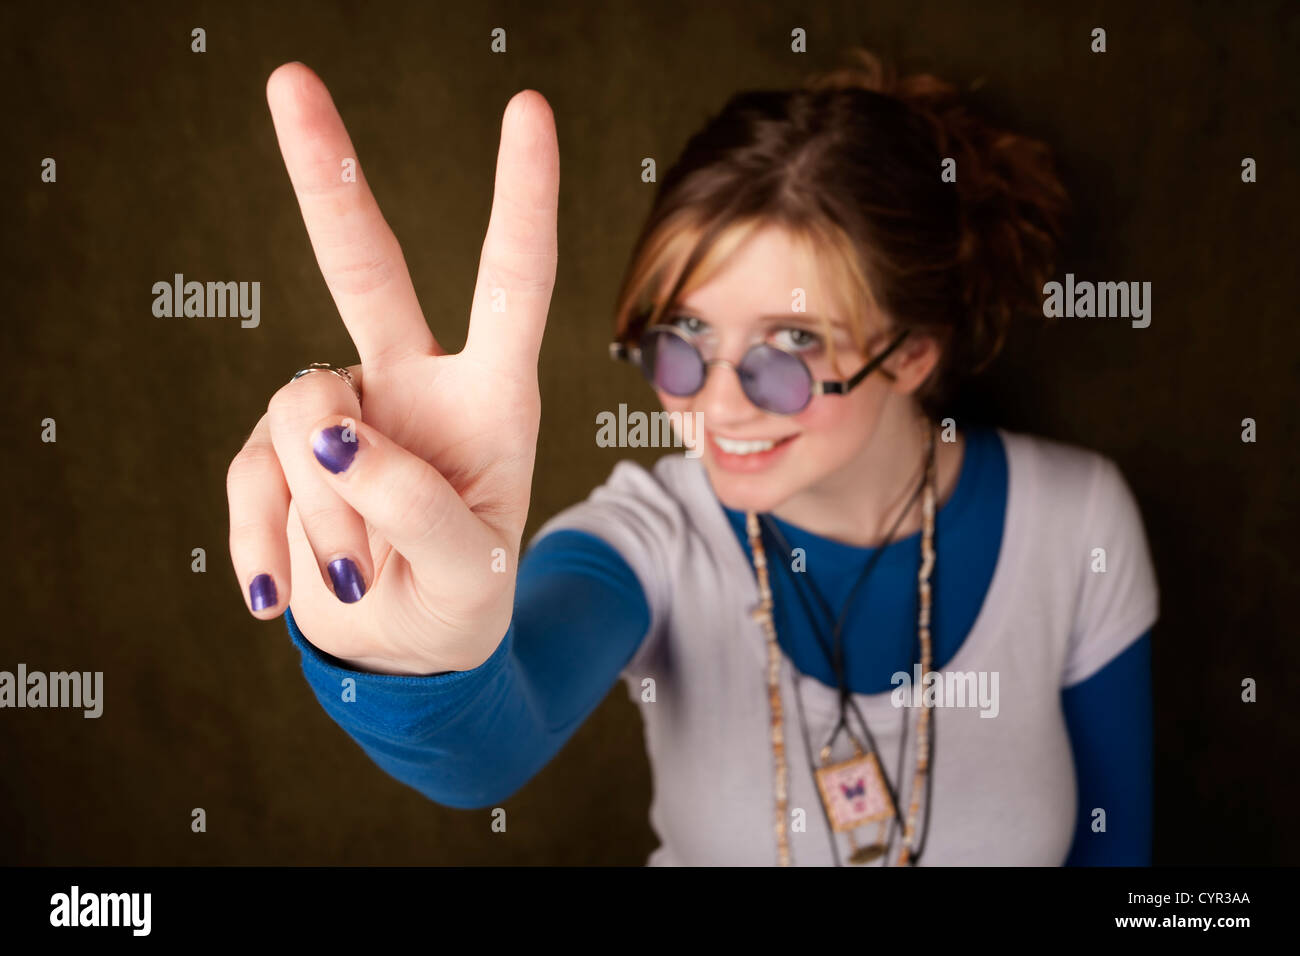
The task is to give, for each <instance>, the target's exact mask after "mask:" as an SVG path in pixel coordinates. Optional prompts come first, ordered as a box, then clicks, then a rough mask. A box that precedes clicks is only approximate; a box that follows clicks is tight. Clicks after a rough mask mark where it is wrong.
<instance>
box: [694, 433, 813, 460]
mask: <svg viewBox="0 0 1300 956" xmlns="http://www.w3.org/2000/svg"><path fill="white" fill-rule="evenodd" d="M711 437H712V438H713V441H714V443H715V444H717V446H718V447H719V448H720V449H722V451H724V452H726V453H727V454H728V455H757V454H759V453H761V452H765V451H771V450H772V449H773V448H776V447H777V446H778V445H784V444H785V443H786V442H788V441H790V439H792V438H794V437H795V436H794V435H786V436H785V437H784V438H758V439H738V438H724V437H723V436H722V435H717V434H714V435H712V436H711Z"/></svg>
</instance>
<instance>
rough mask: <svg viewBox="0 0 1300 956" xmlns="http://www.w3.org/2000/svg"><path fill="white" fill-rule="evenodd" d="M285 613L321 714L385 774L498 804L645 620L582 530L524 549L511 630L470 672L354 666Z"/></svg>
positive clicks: (621, 657)
mask: <svg viewBox="0 0 1300 956" xmlns="http://www.w3.org/2000/svg"><path fill="white" fill-rule="evenodd" d="M285 617H286V623H288V624H289V630H290V634H291V636H292V638H293V641H294V644H295V646H297V647H298V649H299V651H300V652H301V654H302V667H303V673H304V676H305V677H306V678H307V680H308V683H309V684H310V685H311V687H312V690H313V692H314V693H315V694H316V697H317V699H318V700H319V701H320V703H321V706H322V707H323V708H324V709H325V711H326V712H327V713H328V714H329V715H330V717H331V718H332V719H333V720H334V721H335V722H336V723H338V724H339V726H340V727H342V728H343V729H344V730H345V731H346V732H347V733H348V734H349V736H351V737H352V739H353V740H355V741H356V742H357V743H358V744H359V745H360V746H361V747H362V749H363V750H365V752H366V753H367V755H368V756H370V758H371V759H372V760H373V761H374V762H375V763H376V764H378V765H379V766H380V767H381V768H382V769H383V770H384V771H386V772H387V773H388V774H390V775H391V776H393V777H394V778H396V779H397V780H400V781H401V782H402V783H405V784H407V785H408V786H410V787H413V788H414V789H416V790H418V791H420V792H421V793H423V794H424V795H425V796H427V797H428V798H429V799H431V800H433V801H435V802H437V803H440V804H443V805H445V806H451V807H460V808H475V807H483V806H490V805H494V804H496V803H499V802H500V801H502V800H504V799H506V798H507V797H509V796H510V795H512V794H513V793H514V792H516V791H517V790H518V789H519V788H520V787H522V786H523V785H524V784H525V783H526V782H527V781H528V780H530V779H531V778H532V777H533V776H534V775H536V773H537V772H538V771H540V770H541V768H542V767H544V766H545V765H546V764H547V763H548V762H549V761H550V759H551V758H552V757H553V756H554V755H555V754H556V753H558V752H559V750H560V749H561V748H562V747H563V746H564V744H565V743H566V742H567V741H568V739H569V738H570V737H571V736H572V734H573V733H574V731H575V730H576V729H577V728H578V727H579V726H580V725H581V723H582V721H583V720H585V719H586V717H587V716H588V715H590V713H591V712H592V711H594V710H595V708H596V707H597V706H598V705H599V704H600V702H601V700H603V699H604V697H605V695H606V694H607V693H608V691H609V688H610V686H611V685H612V684H613V682H614V681H615V680H616V679H617V676H618V673H619V672H620V671H621V669H622V668H623V667H624V665H625V664H626V663H627V661H628V660H629V659H630V658H631V656H632V655H633V654H634V653H635V651H636V649H637V647H638V646H639V645H640V641H641V639H642V638H643V637H644V635H645V632H646V630H647V628H648V625H649V610H648V608H647V606H646V603H645V598H644V595H643V594H642V592H641V589H640V586H639V584H638V583H637V581H636V578H635V576H634V575H633V573H632V571H631V570H630V569H629V568H628V567H627V565H626V564H625V563H624V562H623V560H622V559H621V557H619V555H618V553H617V552H615V551H614V550H613V549H612V548H610V547H609V546H608V545H606V544H604V542H601V541H599V539H596V538H594V537H592V536H590V535H585V534H582V533H581V532H558V533H556V534H553V535H548V536H547V538H545V539H543V540H542V541H540V542H538V543H537V545H536V546H535V547H534V548H533V549H530V551H529V552H528V553H527V555H526V556H525V559H524V561H523V562H521V567H520V571H519V580H518V583H517V587H516V597H515V617H514V620H513V621H512V623H511V625H510V629H509V631H508V632H507V634H506V635H505V637H504V638H503V640H502V641H501V644H500V646H498V648H497V650H496V651H495V652H494V653H493V655H492V656H491V657H490V658H489V659H488V660H487V661H485V662H484V663H483V664H482V665H481V666H479V667H477V668H474V669H473V670H469V671H460V672H450V673H446V674H437V675H433V676H427V677H402V676H395V675H385V674H369V673H363V672H360V671H355V670H352V669H351V668H348V667H347V666H346V665H344V664H343V663H342V662H341V661H338V660H336V659H334V658H331V657H330V656H329V655H326V654H324V653H322V652H321V651H320V650H319V649H317V648H315V647H314V646H312V645H311V643H310V641H309V640H308V639H307V638H306V637H305V636H304V635H303V634H302V633H301V632H300V631H299V630H298V629H297V627H296V624H295V623H294V622H293V621H292V616H291V615H290V614H286V616H285Z"/></svg>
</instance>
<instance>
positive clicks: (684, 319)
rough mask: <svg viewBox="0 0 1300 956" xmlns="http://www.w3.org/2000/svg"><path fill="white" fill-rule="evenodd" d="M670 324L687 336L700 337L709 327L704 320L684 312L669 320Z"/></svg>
mask: <svg viewBox="0 0 1300 956" xmlns="http://www.w3.org/2000/svg"><path fill="white" fill-rule="evenodd" d="M668 324H669V325H674V326H676V327H677V328H679V329H681V330H682V331H683V332H685V333H686V334H687V335H700V334H702V333H703V332H705V331H706V330H707V329H708V325H707V324H706V323H705V321H704V320H703V319H699V318H696V317H695V316H693V315H687V314H686V313H684V312H678V313H677V314H676V315H674V316H673V317H672V318H670V319H669V320H668Z"/></svg>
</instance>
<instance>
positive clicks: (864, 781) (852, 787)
mask: <svg viewBox="0 0 1300 956" xmlns="http://www.w3.org/2000/svg"><path fill="white" fill-rule="evenodd" d="M817 789H818V790H820V791H821V797H822V803H823V805H825V807H826V814H827V816H829V817H830V821H831V829H832V830H836V831H844V830H854V829H856V828H857V827H860V826H862V825H863V824H864V823H872V822H874V821H876V820H888V819H889V818H890V817H892V816H893V815H894V808H893V807H892V806H891V804H890V802H889V795H888V794H887V793H886V792H885V783H884V779H883V778H882V777H881V775H880V764H878V763H877V762H876V755H875V754H871V753H868V754H861V755H860V756H857V757H853V758H851V759H849V760H845V761H842V762H841V763H836V764H831V765H830V766H828V767H822V768H821V769H819V770H818V771H817ZM877 848H878V850H879V852H875V853H874V855H873V856H872V857H870V858H869V859H874V858H875V857H876V856H879V855H880V853H883V852H884V847H882V846H879V844H874V845H872V846H869V847H864V848H863V849H862V850H861V851H857V852H863V853H866V852H872V851H876V850H877ZM857 852H855V854H854V855H855V856H856V855H857ZM854 862H857V861H856V860H855V861H854Z"/></svg>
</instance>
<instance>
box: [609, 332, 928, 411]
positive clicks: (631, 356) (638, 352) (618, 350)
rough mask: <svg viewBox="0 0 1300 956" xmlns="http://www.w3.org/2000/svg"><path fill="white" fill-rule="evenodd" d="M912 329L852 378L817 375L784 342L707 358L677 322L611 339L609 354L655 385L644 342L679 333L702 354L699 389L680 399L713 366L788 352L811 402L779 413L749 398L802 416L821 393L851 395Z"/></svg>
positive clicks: (703, 380)
mask: <svg viewBox="0 0 1300 956" xmlns="http://www.w3.org/2000/svg"><path fill="white" fill-rule="evenodd" d="M910 331H911V330H910V329H904V330H903V331H902V332H900V333H899V334H898V335H897V336H896V337H895V338H894V341H892V342H891V343H890V344H889V345H888V346H887V347H886V348H885V350H884V351H883V352H881V353H880V354H879V355H877V356H876V357H875V358H873V359H872V360H871V361H870V362H868V363H867V364H866V365H864V366H863V367H862V368H861V369H859V370H858V371H857V372H855V373H854V374H853V375H852V376H851V377H850V378H847V379H840V380H833V379H816V378H814V377H813V374H812V370H811V369H809V368H808V363H807V362H805V361H804V359H803V356H802V355H800V354H799V353H798V352H795V351H794V350H792V349H789V348H784V347H782V346H780V345H774V344H773V343H771V342H755V343H754V344H753V345H751V346H750V347H749V348H748V349H746V350H745V354H744V355H743V356H741V359H740V361H739V362H738V363H734V364H733V363H732V362H729V361H727V360H726V359H720V358H713V359H706V358H705V357H704V353H703V352H701V351H700V348H699V346H697V345H696V344H695V342H694V341H693V340H692V339H691V337H690V336H688V335H687V334H686V333H685V332H683V331H682V330H681V329H679V328H678V327H677V326H675V325H652V326H649V327H648V328H646V329H644V330H643V331H642V332H641V334H640V336H639V337H638V339H637V342H636V344H630V343H628V342H623V341H616V342H611V343H609V357H610V358H611V359H616V360H620V361H625V362H628V363H630V364H632V365H635V366H636V367H637V368H639V369H641V373H642V374H643V375H645V376H646V378H647V379H648V380H650V382H651V384H652V385H653V384H654V381H653V379H651V378H650V371H649V369H647V368H646V367H645V364H644V363H643V362H642V355H643V352H642V348H641V344H640V343H641V342H642V341H644V338H645V336H647V335H649V334H651V333H652V332H667V333H669V334H671V335H675V336H677V337H678V338H680V339H681V340H682V341H683V342H685V343H686V345H688V346H689V347H690V348H691V349H693V350H694V351H695V353H696V354H697V355H699V357H700V365H701V368H702V372H701V375H700V384H699V386H698V387H697V388H696V389H695V391H693V392H689V393H687V394H686V395H679V396H678V397H679V398H688V397H690V396H691V395H697V394H699V393H700V391H702V390H703V388H704V386H705V383H707V382H708V378H709V367H710V366H713V365H725V366H727V367H728V368H730V369H731V370H732V371H733V372H739V368H740V366H742V365H744V364H745V360H746V359H747V358H748V357H749V355H750V354H751V353H752V352H753V351H754V350H755V349H775V350H776V351H778V352H784V353H785V354H786V355H789V356H790V357H791V358H793V359H795V360H796V361H797V362H798V363H799V365H800V366H801V367H802V368H803V370H804V374H805V375H807V376H808V383H809V390H808V401H807V402H804V403H803V405H802V406H800V407H799V408H798V409H796V410H794V411H792V412H778V411H773V410H772V409H769V408H765V407H764V406H762V405H759V404H758V403H757V402H754V400H753V398H750V396H749V392H748V391H746V392H745V397H746V398H749V400H750V401H751V402H753V404H754V405H756V406H757V407H759V408H762V409H763V411H765V412H768V413H770V414H772V415H798V414H799V413H800V412H802V411H803V410H804V409H805V408H807V407H808V405H809V403H810V402H812V400H813V398H814V397H816V396H818V395H847V394H848V393H849V392H851V391H852V390H853V389H855V388H857V386H858V385H860V384H862V382H863V381H864V380H865V379H866V377H867V376H868V375H870V374H871V373H872V372H874V371H875V370H876V369H878V368H880V364H881V363H882V362H884V361H885V359H887V358H889V356H890V355H892V354H893V352H894V350H895V349H897V348H898V347H899V346H900V345H902V344H903V340H904V339H906V338H907V335H908V333H909V332H910ZM880 374H882V375H884V376H885V377H886V378H888V379H889V380H890V381H891V382H892V381H895V380H896V377H895V376H894V374H893V373H892V372H890V371H889V370H888V369H880ZM741 386H742V389H743V387H744V382H743V380H742V383H741Z"/></svg>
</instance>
